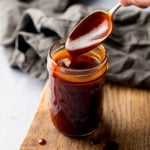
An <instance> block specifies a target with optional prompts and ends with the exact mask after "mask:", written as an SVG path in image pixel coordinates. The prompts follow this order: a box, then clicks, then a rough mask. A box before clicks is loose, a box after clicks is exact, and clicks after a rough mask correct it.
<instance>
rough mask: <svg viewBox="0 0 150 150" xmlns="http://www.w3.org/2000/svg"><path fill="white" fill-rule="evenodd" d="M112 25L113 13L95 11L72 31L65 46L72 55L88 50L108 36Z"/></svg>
mask: <svg viewBox="0 0 150 150" xmlns="http://www.w3.org/2000/svg"><path fill="white" fill-rule="evenodd" d="M112 26H113V25H112V15H111V14H110V13H109V12H105V11H95V12H94V13H92V14H91V15H89V16H87V17H86V18H85V19H83V21H81V23H79V25H77V26H76V28H75V29H74V30H73V31H72V32H71V33H70V35H69V36H68V38H67V41H66V45H65V48H66V49H67V50H68V52H69V53H70V54H71V55H80V54H82V53H85V52H88V51H89V50H91V49H93V48H95V47H96V46H98V45H99V44H100V43H101V42H103V40H105V39H106V38H107V37H108V35H109V34H110V33H111V31H112Z"/></svg>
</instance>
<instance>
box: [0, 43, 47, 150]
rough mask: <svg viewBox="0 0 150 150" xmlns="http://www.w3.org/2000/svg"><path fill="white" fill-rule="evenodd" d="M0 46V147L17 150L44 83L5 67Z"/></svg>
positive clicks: (5, 60)
mask: <svg viewBox="0 0 150 150" xmlns="http://www.w3.org/2000/svg"><path fill="white" fill-rule="evenodd" d="M4 51H5V49H3V47H1V46H0V146H1V148H0V149H1V150H18V149H19V146H20V144H21V142H22V141H23V138H24V137H25V135H26V132H27V130H28V128H29V126H30V124H31V121H32V118H33V116H34V114H35V112H36V110H37V107H38V104H39V99H40V94H41V91H42V89H43V86H44V81H39V80H38V79H35V78H32V77H30V76H29V75H27V74H24V73H22V72H20V71H18V70H14V69H12V68H10V67H9V64H8V61H7V58H6V56H5V52H4Z"/></svg>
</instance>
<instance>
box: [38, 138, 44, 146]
mask: <svg viewBox="0 0 150 150" xmlns="http://www.w3.org/2000/svg"><path fill="white" fill-rule="evenodd" d="M38 143H39V144H40V145H45V144H46V140H45V139H44V138H41V139H39V141H38Z"/></svg>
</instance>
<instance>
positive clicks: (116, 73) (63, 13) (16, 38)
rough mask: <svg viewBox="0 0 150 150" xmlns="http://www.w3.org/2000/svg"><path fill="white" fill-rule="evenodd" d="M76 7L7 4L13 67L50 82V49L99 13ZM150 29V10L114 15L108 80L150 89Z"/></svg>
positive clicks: (30, 1)
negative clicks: (48, 61)
mask: <svg viewBox="0 0 150 150" xmlns="http://www.w3.org/2000/svg"><path fill="white" fill-rule="evenodd" d="M10 3H11V5H9V4H10ZM71 4H72V1H71V0H63V1H62V0H10V1H5V0H1V2H0V10H1V12H2V13H1V14H0V20H1V31H3V32H2V33H3V34H2V37H1V40H0V41H1V44H3V45H4V46H5V48H6V50H7V52H8V54H9V56H8V57H9V62H10V65H11V66H12V67H14V68H19V69H20V70H22V71H23V72H25V73H29V74H31V75H32V76H34V77H37V78H39V79H46V78H47V76H48V72H47V69H46V59H47V53H48V50H49V48H50V46H51V45H52V44H53V43H54V41H56V40H58V39H60V38H63V37H67V35H68V34H69V33H70V31H71V30H72V29H73V27H74V26H75V25H76V24H77V23H79V21H80V20H81V19H83V18H84V17H85V16H86V15H87V14H89V13H91V12H92V11H94V10H95V8H92V7H87V6H83V5H81V4H78V5H77V4H76V5H71ZM6 6H7V7H6ZM149 28H150V13H149V12H143V11H132V10H127V11H121V12H119V13H116V14H115V15H114V28H113V31H112V33H111V35H110V36H109V37H108V38H107V39H106V40H105V41H104V43H103V45H104V46H105V48H106V50H107V51H108V55H109V70H108V72H107V74H106V80H107V81H110V82H115V83H119V84H124V85H129V86H134V87H144V88H150V31H149V30H150V29H149Z"/></svg>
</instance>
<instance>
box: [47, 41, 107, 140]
mask: <svg viewBox="0 0 150 150" xmlns="http://www.w3.org/2000/svg"><path fill="white" fill-rule="evenodd" d="M65 42H66V40H65V39H62V40H60V41H58V42H56V43H55V44H54V45H53V46H52V47H51V49H50V51H49V56H48V64H47V67H48V71H49V79H50V101H51V117H52V121H53V123H54V125H55V126H56V128H57V129H58V130H59V131H61V132H62V133H63V134H65V135H68V136H74V137H76V136H85V135H88V134H91V133H92V132H93V131H94V130H95V129H96V128H97V126H98V124H99V123H100V120H101V117H102V103H103V92H102V90H103V84H104V80H105V73H106V71H107V67H108V62H107V52H106V51H105V49H104V47H103V46H102V45H99V46H97V47H96V48H94V49H92V50H91V51H89V52H87V53H84V54H82V55H78V56H73V57H72V56H71V55H70V54H69V53H68V51H67V50H66V49H65Z"/></svg>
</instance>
